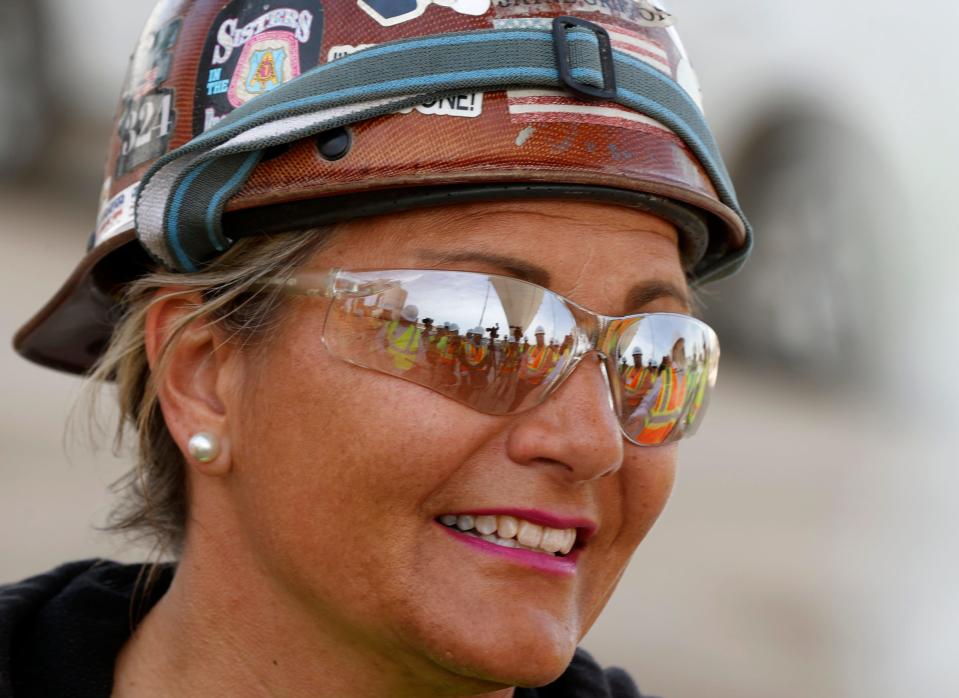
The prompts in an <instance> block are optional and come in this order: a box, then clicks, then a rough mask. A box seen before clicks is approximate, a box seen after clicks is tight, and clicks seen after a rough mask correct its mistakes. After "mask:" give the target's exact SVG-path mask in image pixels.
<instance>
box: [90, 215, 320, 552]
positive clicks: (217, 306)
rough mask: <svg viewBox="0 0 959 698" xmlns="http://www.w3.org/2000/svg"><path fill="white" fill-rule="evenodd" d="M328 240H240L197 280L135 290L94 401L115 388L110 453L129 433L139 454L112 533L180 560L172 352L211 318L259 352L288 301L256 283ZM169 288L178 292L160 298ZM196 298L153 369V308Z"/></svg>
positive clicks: (153, 280)
mask: <svg viewBox="0 0 959 698" xmlns="http://www.w3.org/2000/svg"><path fill="white" fill-rule="evenodd" d="M329 234H330V229H328V228H315V229H311V230H308V231H305V232H299V233H284V234H279V235H269V236H258V237H251V238H244V239H241V240H239V241H238V242H237V243H236V244H235V245H234V246H233V247H232V248H231V249H230V250H229V251H228V252H226V253H225V254H223V255H222V256H221V257H220V258H218V259H217V260H216V261H214V262H213V263H211V264H210V265H209V266H208V267H206V268H205V269H203V270H202V271H200V272H196V273H192V274H178V273H172V272H167V271H163V270H157V271H153V272H150V273H148V274H146V275H145V276H142V277H140V278H138V279H136V280H134V281H132V282H130V283H129V285H128V286H127V288H126V289H125V291H124V294H123V299H122V304H121V307H122V315H121V317H120V320H119V321H118V322H117V324H116V326H115V328H114V331H113V335H112V337H111V340H110V343H109V344H108V346H107V348H106V350H105V351H104V353H103V355H102V357H101V358H100V360H99V361H98V363H97V365H96V366H95V367H94V369H93V372H92V374H91V379H92V380H91V383H90V385H91V386H92V388H93V390H94V393H93V397H94V399H96V397H97V394H98V393H99V392H100V390H101V389H102V387H104V386H106V385H109V383H110V382H111V381H113V382H114V383H115V386H116V397H117V402H118V405H119V416H118V419H117V423H116V431H115V437H114V444H115V447H116V448H117V449H120V448H121V447H122V445H123V443H124V436H125V433H126V432H127V429H128V428H129V429H132V432H133V434H132V435H133V438H134V440H135V447H136V450H135V454H136V455H135V464H134V467H133V468H132V469H131V470H130V471H129V472H128V473H127V474H126V475H124V476H123V477H122V478H120V479H119V480H118V481H117V482H116V483H114V486H113V488H114V491H115V492H116V493H117V494H118V495H119V501H118V502H117V505H116V506H115V507H114V509H113V511H112V513H111V516H110V520H109V523H108V525H107V526H106V530H108V531H113V532H122V533H126V534H130V535H131V536H132V537H133V538H135V539H139V540H143V539H146V540H147V541H148V542H150V543H152V546H153V550H154V552H155V553H156V554H157V556H158V557H159V556H172V557H174V558H178V557H179V555H180V552H181V550H182V545H183V540H184V536H185V533H186V521H187V496H186V467H185V462H184V459H183V455H182V454H181V453H180V450H179V447H178V446H177V445H176V443H175V442H174V440H173V438H172V437H171V435H170V433H169V431H168V430H167V426H166V423H165V422H164V419H163V414H162V412H161V411H160V406H159V402H158V400H157V385H158V378H159V377H160V376H162V375H163V372H164V371H165V370H166V367H167V364H168V362H169V356H170V350H171V348H173V347H174V345H175V343H176V342H177V340H178V339H179V337H180V336H181V334H182V333H183V331H184V329H186V328H187V326H189V325H190V324H191V323H193V322H196V321H197V320H201V319H209V322H211V323H213V324H215V325H217V326H218V328H219V330H220V334H221V335H222V336H223V337H226V338H228V339H229V340H231V341H239V342H240V343H241V344H242V346H243V347H244V348H250V349H251V350H252V349H255V348H256V347H257V346H261V345H262V339H263V338H264V337H265V336H266V335H267V334H268V330H269V329H270V328H271V327H274V326H275V325H276V323H277V322H278V321H279V319H280V318H281V316H282V310H283V295H282V294H281V292H280V290H279V288H278V287H276V286H269V285H265V284H262V283H260V282H262V281H263V280H264V279H268V278H271V277H274V276H282V275H284V274H289V273H291V272H292V271H293V270H295V269H296V268H297V267H298V266H300V265H301V264H302V263H304V262H305V261H306V260H308V259H309V258H310V257H311V256H312V254H313V253H315V252H316V251H317V250H318V249H319V247H320V246H321V245H322V244H323V243H324V242H325V241H326V240H327V239H328V237H329ZM167 287H175V289H176V290H171V291H167V292H164V293H161V294H158V293H157V292H158V291H159V290H160V289H163V288H167ZM197 294H199V296H200V298H201V299H202V300H201V302H200V303H198V304H196V305H195V306H194V307H192V308H190V311H189V312H188V313H186V314H185V315H184V316H183V317H181V318H180V319H179V320H178V321H177V322H176V324H175V325H174V326H173V327H172V328H171V329H170V332H169V335H168V337H167V339H166V341H165V343H164V345H163V346H162V347H161V348H160V351H159V353H158V357H157V361H156V366H155V367H154V368H152V369H151V367H150V364H149V361H148V360H147V353H146V343H145V336H144V328H145V322H146V316H147V312H148V311H149V309H150V307H151V306H152V305H153V304H154V303H157V302H159V301H161V300H166V299H170V298H191V297H193V298H195V297H196V295H197Z"/></svg>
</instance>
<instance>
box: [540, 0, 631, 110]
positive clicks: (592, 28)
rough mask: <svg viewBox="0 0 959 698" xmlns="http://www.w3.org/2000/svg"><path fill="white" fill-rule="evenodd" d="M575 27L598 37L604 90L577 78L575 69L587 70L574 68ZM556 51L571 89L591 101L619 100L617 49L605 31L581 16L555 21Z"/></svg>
mask: <svg viewBox="0 0 959 698" xmlns="http://www.w3.org/2000/svg"><path fill="white" fill-rule="evenodd" d="M572 27H578V28H580V29H585V30H587V31H589V32H590V33H592V34H593V35H594V36H595V37H596V41H597V44H598V49H599V65H600V68H601V71H602V78H603V85H602V87H596V86H595V85H590V84H589V83H586V82H583V81H582V80H579V79H577V78H576V77H574V76H573V71H574V70H580V71H583V70H586V69H585V68H583V67H576V66H574V65H573V61H572V60H571V57H570V45H569V32H568V30H569V29H571V28H572ZM579 34H580V37H581V38H582V39H585V38H586V37H585V36H583V35H582V34H581V33H579ZM553 48H554V50H555V52H556V66H557V68H559V79H560V80H561V81H562V83H563V84H564V85H565V86H566V87H567V88H569V89H570V90H572V91H573V92H575V93H576V94H578V95H582V96H584V97H588V98H591V99H608V100H613V99H615V98H616V70H615V68H614V66H613V47H612V44H611V43H610V40H609V34H608V33H607V32H606V30H605V29H603V28H602V27H601V26H599V25H598V24H593V23H592V22H590V21H587V20H585V19H580V18H579V17H569V16H563V17H557V18H556V19H554V20H553Z"/></svg>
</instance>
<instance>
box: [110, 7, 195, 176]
mask: <svg viewBox="0 0 959 698" xmlns="http://www.w3.org/2000/svg"><path fill="white" fill-rule="evenodd" d="M182 25H183V21H182V20H181V19H179V18H178V19H175V20H173V21H172V22H169V23H167V24H165V25H163V26H162V27H160V28H159V29H158V30H156V31H154V32H150V33H148V34H147V35H146V38H145V39H144V40H142V41H141V42H140V44H139V45H138V47H137V51H136V53H135V54H134V55H133V59H132V60H131V62H130V69H129V72H128V73H127V79H126V83H125V85H124V89H123V97H122V99H121V105H120V117H119V119H118V122H117V124H118V126H117V131H118V135H119V137H120V152H119V154H118V156H117V164H116V170H115V172H114V175H115V176H116V177H117V179H119V178H120V177H123V176H124V175H125V174H127V173H129V172H132V171H133V170H135V169H137V168H138V167H139V166H140V165H142V164H144V163H146V162H149V161H151V160H154V159H156V158H158V157H160V156H161V155H163V154H165V153H166V151H167V148H168V147H169V144H170V136H171V135H172V133H173V127H174V125H175V123H176V111H175V110H174V108H173V100H174V92H173V90H172V89H168V88H166V89H164V88H161V85H163V84H164V83H165V82H166V80H167V78H169V77H170V65H171V55H170V54H171V51H172V49H173V47H174V46H175V45H176V42H177V39H178V38H179V36H180V29H181V28H182Z"/></svg>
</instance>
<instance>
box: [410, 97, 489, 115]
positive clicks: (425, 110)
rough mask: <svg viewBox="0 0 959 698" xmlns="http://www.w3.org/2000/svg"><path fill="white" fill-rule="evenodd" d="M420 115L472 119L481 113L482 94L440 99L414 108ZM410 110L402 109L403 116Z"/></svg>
mask: <svg viewBox="0 0 959 698" xmlns="http://www.w3.org/2000/svg"><path fill="white" fill-rule="evenodd" d="M415 109H416V111H418V112H419V113H420V114H438V115H440V116H465V117H468V118H474V117H477V116H479V115H480V114H482V113H483V93H482V92H471V93H469V94H462V95H453V96H451V97H442V98H440V99H436V100H433V101H432V102H426V103H425V104H420V105H418V106H416V107H415ZM411 111H413V110H412V109H403V110H402V113H403V114H409V113H410V112H411Z"/></svg>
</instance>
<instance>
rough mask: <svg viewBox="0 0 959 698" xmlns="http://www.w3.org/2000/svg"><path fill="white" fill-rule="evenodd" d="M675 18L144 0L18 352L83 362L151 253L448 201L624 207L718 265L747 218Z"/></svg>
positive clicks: (551, 7)
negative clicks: (108, 114) (61, 267)
mask: <svg viewBox="0 0 959 698" xmlns="http://www.w3.org/2000/svg"><path fill="white" fill-rule="evenodd" d="M673 22H674V20H673V18H672V17H671V16H670V15H669V14H668V13H667V12H665V11H663V10H661V9H658V8H656V7H654V6H653V5H652V4H650V0H636V1H630V2H622V3H620V2H617V3H605V2H604V3H594V2H591V1H590V0H573V1H572V2H564V3H547V2H543V3H526V2H520V0H496V1H494V0H408V1H405V0H404V1H400V0H281V1H280V2H260V1H257V2H253V0H229V1H228V2H224V0H192V1H190V0H162V1H161V2H160V3H159V4H158V5H157V7H156V8H155V10H154V12H153V14H152V15H151V17H150V19H149V21H148V22H147V25H146V28H145V30H144V32H143V35H142V37H141V39H140V42H139V44H138V45H137V47H136V49H135V51H134V54H133V57H132V61H131V65H130V70H129V72H128V77H127V79H126V83H125V86H124V88H123V94H122V99H121V102H120V109H119V110H118V116H117V120H116V123H115V127H114V132H113V137H112V142H111V145H110V155H109V158H108V161H107V169H106V178H105V182H104V186H103V193H102V197H101V202H100V208H99V214H98V217H97V221H96V226H95V229H94V231H93V234H92V236H91V237H90V238H89V245H88V251H87V253H86V255H85V257H84V258H83V259H82V261H81V262H80V264H79V266H78V267H77V269H76V270H75V271H74V273H73V274H72V275H71V276H70V278H69V279H68V280H67V281H66V283H65V285H64V286H63V287H62V288H61V289H60V291H59V292H58V293H57V294H56V295H55V297H54V298H53V299H52V300H51V301H50V302H49V303H48V304H47V305H46V306H45V307H44V308H43V309H42V310H41V311H40V312H39V313H38V314H37V315H36V316H35V317H34V318H33V319H32V320H30V321H29V322H28V323H27V325H26V326H25V327H23V328H22V329H21V330H20V332H19V333H18V334H17V337H16V339H15V345H16V348H17V349H18V351H19V352H20V353H21V354H23V355H24V356H26V357H27V358H29V359H31V360H33V361H36V362H38V363H41V364H44V365H47V366H52V367H55V368H59V369H63V370H67V371H72V372H77V373H82V372H85V371H87V370H89V369H90V368H91V367H92V366H93V364H94V363H95V362H96V360H97V358H98V357H99V355H100V353H101V352H102V350H103V348H104V346H105V345H106V343H107V342H108V341H109V338H110V335H111V332H112V328H113V324H114V322H115V318H116V317H117V315H118V313H117V312H116V310H117V309H116V305H117V304H118V302H119V298H120V292H121V291H122V288H123V284H124V283H125V282H127V281H129V280H130V279H131V278H135V277H136V276H137V275H139V274H142V273H143V271H144V270H146V269H148V268H150V267H151V266H152V265H155V264H157V263H159V264H162V265H164V266H166V267H168V268H170V269H172V270H178V271H192V270H195V269H198V268H201V267H202V266H203V265H204V264H206V263H208V262H210V261H211V260H213V259H215V258H216V256H217V255H218V254H220V253H222V252H223V251H224V250H225V249H227V248H228V247H229V246H230V245H231V244H232V243H233V241H235V240H237V239H239V238H242V237H248V236H253V235H257V234H263V233H275V232H285V231H295V230H303V229H307V228H310V227H315V226H317V225H323V224H327V223H333V222H337V221H340V220H344V219H349V218H356V217H360V216H367V215H378V214H383V213H389V212H391V211H401V210H406V209H410V208H414V207H419V206H436V205H444V204H450V203H455V202H467V201H490V200H500V199H510V198H541V199H555V198H565V199H576V200H586V201H604V202H610V203H615V204H619V205H623V206H630V207H634V208H637V209H639V210H643V211H646V212H651V213H653V214H655V215H658V216H660V217H662V218H665V219H666V220H669V221H671V222H672V223H674V224H675V225H676V226H677V229H678V230H679V231H680V245H681V252H682V255H683V259H684V262H685V263H686V265H687V268H688V270H689V272H690V274H691V275H692V276H693V277H695V278H698V279H700V280H708V279H711V278H715V277H718V276H721V275H724V274H726V273H729V272H730V271H731V270H733V269H735V268H737V267H738V266H739V265H740V264H741V262H742V260H743V259H744V258H745V256H746V255H747V253H748V250H749V247H750V245H751V231H750V228H749V225H748V223H747V221H746V219H745V217H744V216H743V214H742V211H741V209H740V207H739V204H738V203H737V201H736V196H735V192H734V190H733V187H732V184H731V182H730V181H729V177H728V174H727V172H726V169H725V166H724V165H723V162H722V158H721V156H720V155H719V152H718V149H717V147H716V145H715V142H714V140H713V137H712V135H711V134H710V131H709V128H708V126H707V125H706V122H705V118H704V116H703V113H702V110H701V105H700V96H699V88H698V84H697V83H696V79H695V75H694V73H693V71H692V68H691V67H690V64H689V60H688V58H687V55H686V53H685V51H684V49H683V47H682V44H681V42H680V40H679V37H678V35H677V33H676V29H675V26H673Z"/></svg>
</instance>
